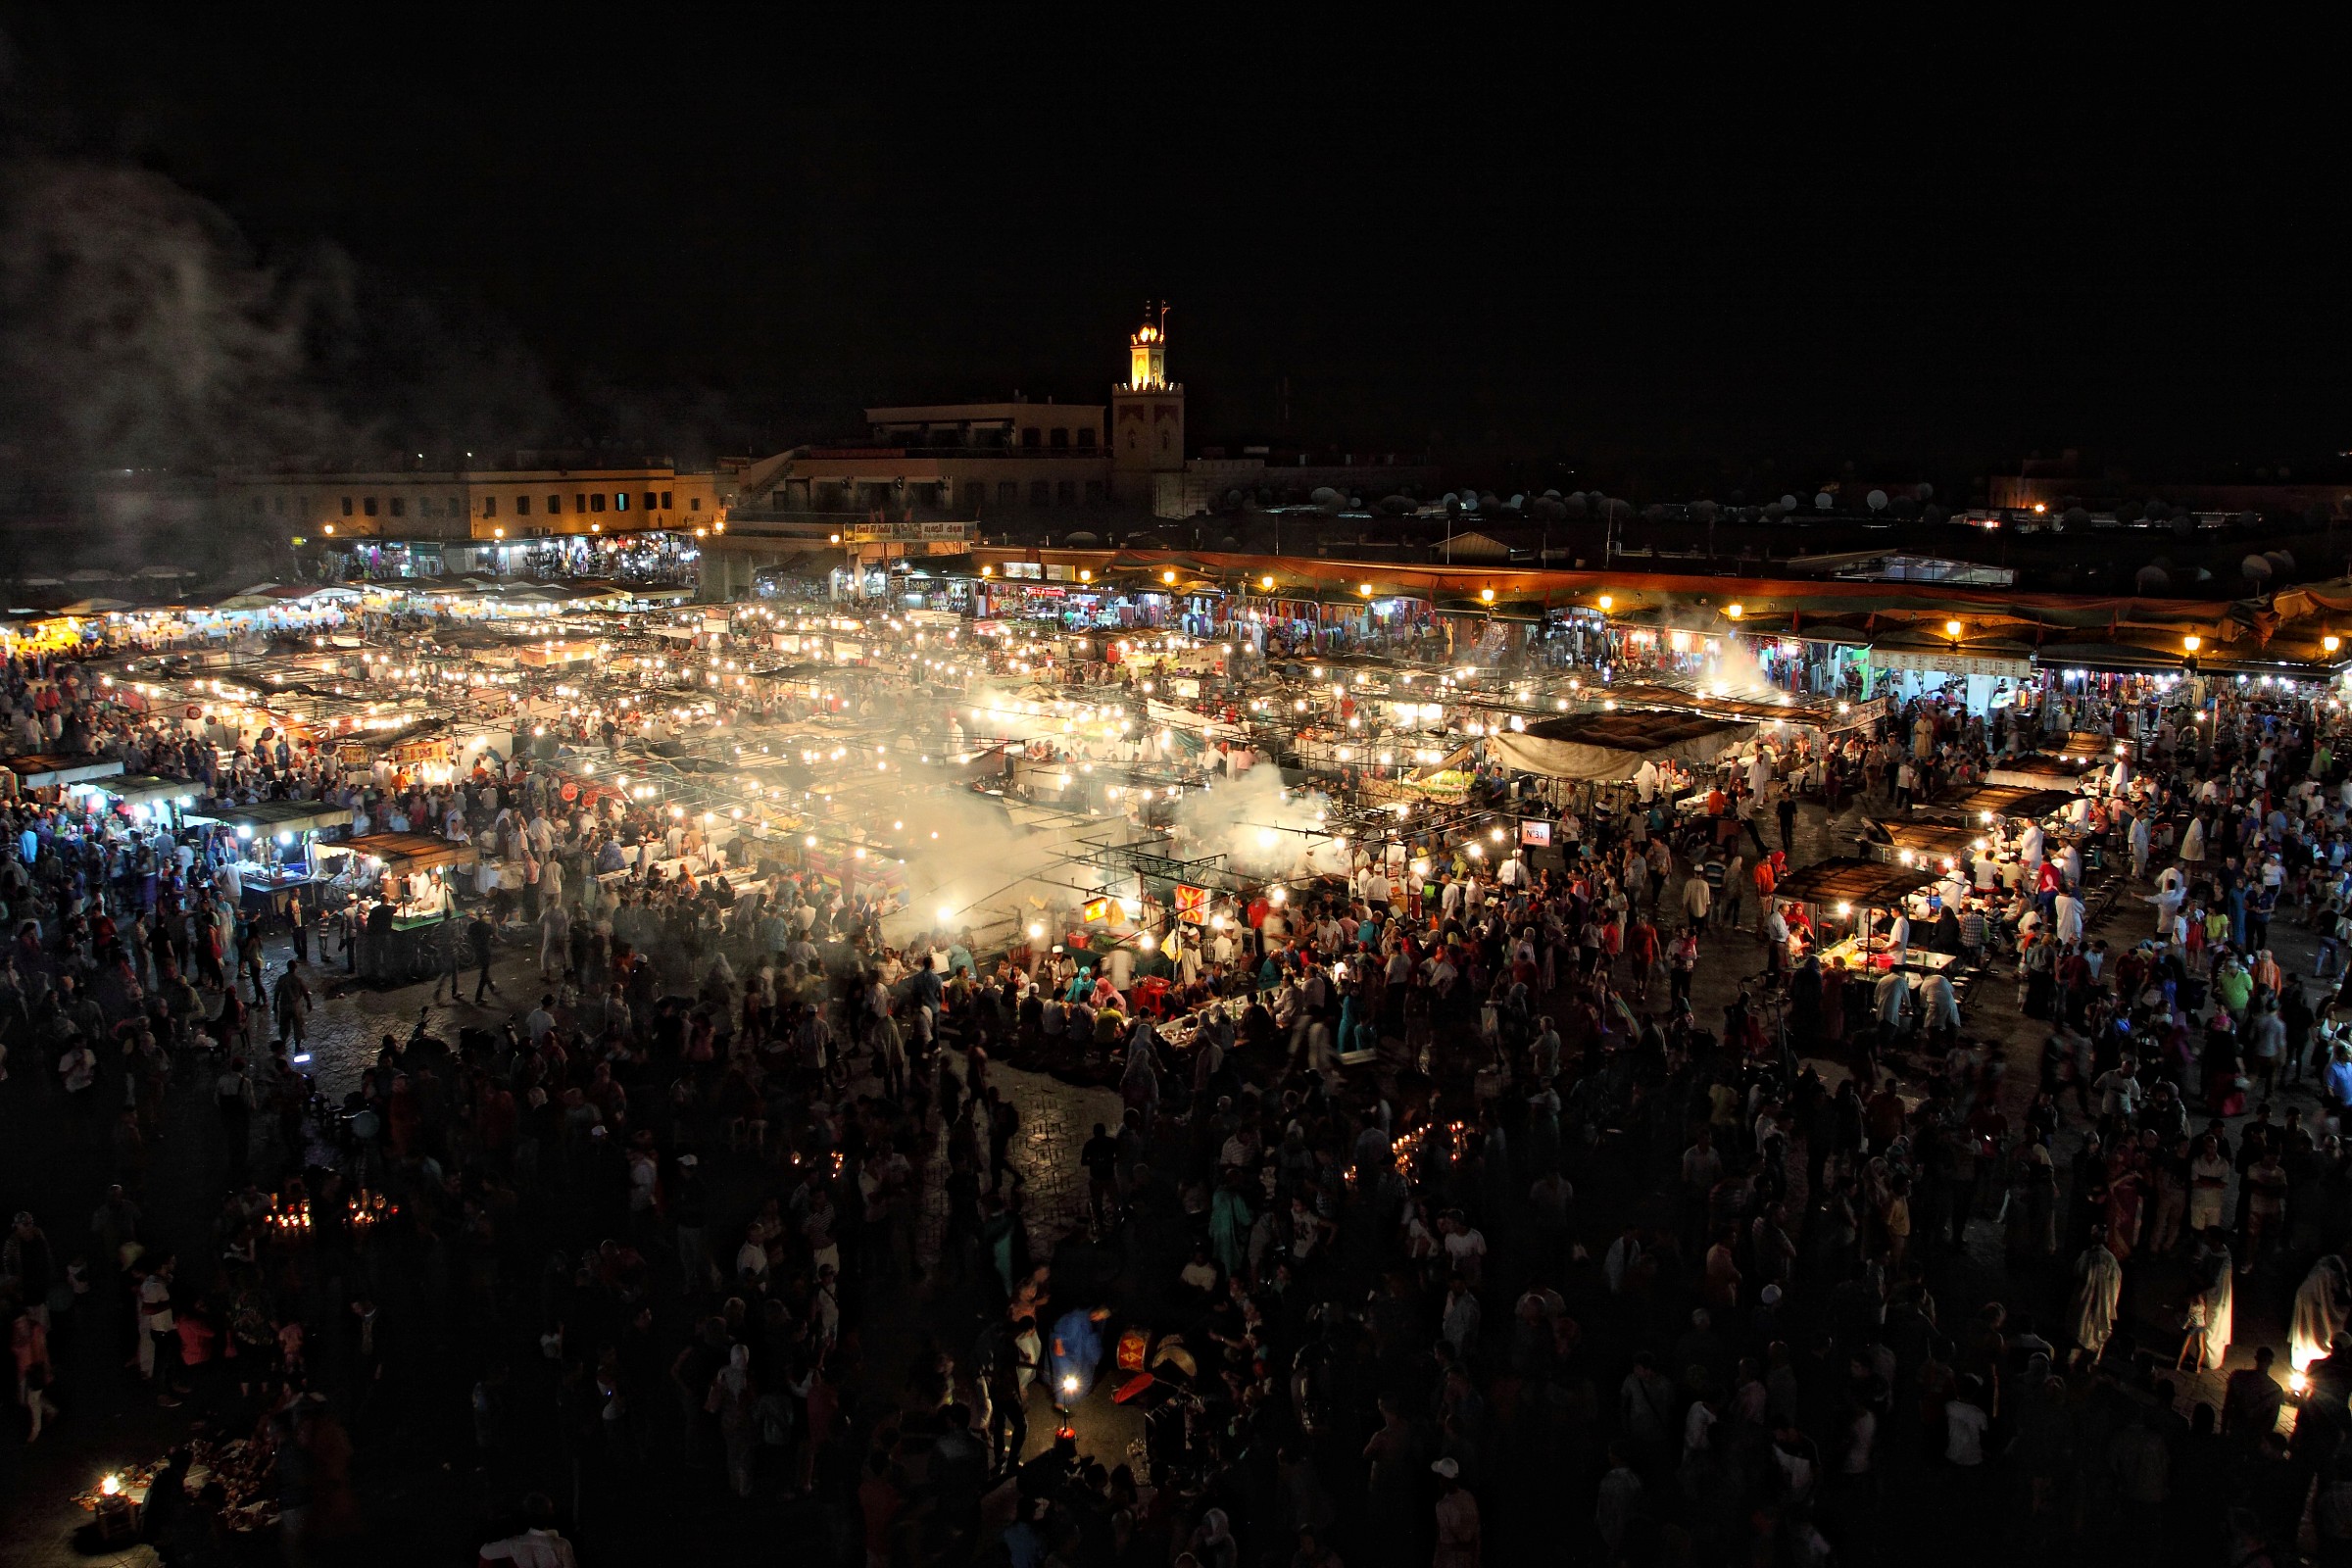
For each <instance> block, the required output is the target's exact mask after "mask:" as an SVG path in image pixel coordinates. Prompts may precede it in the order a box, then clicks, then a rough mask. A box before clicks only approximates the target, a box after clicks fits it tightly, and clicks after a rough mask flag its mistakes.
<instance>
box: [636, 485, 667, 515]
mask: <svg viewBox="0 0 2352 1568" xmlns="http://www.w3.org/2000/svg"><path fill="white" fill-rule="evenodd" d="M637 499H638V503H639V504H640V505H641V506H643V507H644V508H645V510H646V511H648V512H652V511H655V510H657V509H658V508H659V507H660V506H661V505H662V496H661V493H660V492H658V491H654V490H648V491H647V492H646V493H645V494H644V495H642V496H640V497H638V498H637Z"/></svg>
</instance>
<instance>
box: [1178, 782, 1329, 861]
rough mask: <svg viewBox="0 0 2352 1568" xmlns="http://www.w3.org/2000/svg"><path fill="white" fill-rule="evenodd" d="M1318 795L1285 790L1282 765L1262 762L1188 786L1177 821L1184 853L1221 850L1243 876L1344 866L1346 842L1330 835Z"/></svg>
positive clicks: (1325, 804) (1325, 807)
mask: <svg viewBox="0 0 2352 1568" xmlns="http://www.w3.org/2000/svg"><path fill="white" fill-rule="evenodd" d="M1329 809H1330V803H1329V802H1327V801H1326V800H1325V799H1324V798H1323V797H1322V796H1321V795H1318V794H1309V793H1305V792H1300V791H1289V792H1286V791H1285V790H1284V789H1283V787H1282V775H1281V772H1280V770H1278V769H1276V768H1274V767H1270V766H1265V765H1260V766H1257V767H1253V768H1251V769H1250V771H1248V772H1247V773H1244V774H1243V775H1242V776H1241V777H1239V778H1237V779H1234V780H1232V781H1231V782H1230V783H1219V784H1217V785H1216V786H1214V787H1213V788H1210V789H1206V790H1187V791H1185V793H1184V796H1183V798H1182V799H1181V800H1180V801H1179V802H1178V803H1177V809H1176V826H1177V830H1178V838H1179V841H1180V847H1179V849H1178V852H1177V853H1178V854H1179V855H1181V856H1183V857H1186V858H1194V857H1200V856H1209V855H1222V856H1225V857H1226V858H1227V860H1226V863H1227V864H1228V865H1229V866H1231V867H1232V868H1233V869H1234V870H1236V871H1238V872H1241V873H1242V874H1244V875H1246V876H1261V877H1283V878H1287V877H1301V876H1305V875H1308V874H1309V873H1312V872H1341V871H1345V870H1346V869H1347V868H1348V847H1347V846H1346V845H1344V844H1342V843H1340V842H1339V841H1338V840H1337V839H1335V838H1333V837H1331V836H1330V828H1329V826H1328V824H1327V823H1326V821H1325V815H1326V813H1327V812H1328V810H1329Z"/></svg>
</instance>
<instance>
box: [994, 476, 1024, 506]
mask: <svg viewBox="0 0 2352 1568" xmlns="http://www.w3.org/2000/svg"><path fill="white" fill-rule="evenodd" d="M1020 504H1021V487H1020V486H1019V485H1018V484H1015V483H1014V482H1013V481H1012V480H1010V479H1000V480H999V481H998V482H997V505H998V506H1000V507H1017V506H1019V505H1020Z"/></svg>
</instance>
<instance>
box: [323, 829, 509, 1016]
mask: <svg viewBox="0 0 2352 1568" xmlns="http://www.w3.org/2000/svg"><path fill="white" fill-rule="evenodd" d="M339 848H341V849H344V850H347V851H349V852H350V854H351V857H352V864H353V874H354V880H356V881H357V882H358V883H359V884H360V885H361V887H362V888H364V889H365V890H366V892H365V894H364V900H365V903H366V907H367V911H368V912H367V917H366V918H365V919H363V920H361V921H360V922H359V937H358V947H357V951H356V952H355V954H354V956H353V960H352V964H353V968H354V970H355V972H357V973H359V974H362V975H365V976H366V977H367V978H368V979H370V980H408V979H413V978H417V977H419V976H422V975H426V974H430V973H432V972H433V967H434V951H433V949H434V937H435V933H436V932H437V930H438V929H439V927H440V926H441V925H442V924H443V922H445V921H447V920H450V919H452V918H454V917H455V914H456V908H457V906H456V900H455V893H454V889H453V888H452V887H451V883H450V876H451V868H452V867H453V866H461V865H469V864H471V863H472V862H473V860H474V858H475V853H476V852H475V850H474V848H473V846H472V845H470V844H459V843H456V842H454V841H452V840H449V839H444V838H437V837H435V836H434V835H432V834H430V833H370V834H368V835H367V836H366V837H364V838H356V839H353V840H351V841H350V842H348V843H346V844H343V845H341V846H339Z"/></svg>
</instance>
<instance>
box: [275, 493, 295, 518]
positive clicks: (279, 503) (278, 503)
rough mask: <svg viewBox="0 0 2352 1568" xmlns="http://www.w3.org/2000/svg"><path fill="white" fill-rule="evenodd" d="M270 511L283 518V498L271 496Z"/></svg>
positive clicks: (284, 501) (284, 510) (284, 504)
mask: <svg viewBox="0 0 2352 1568" xmlns="http://www.w3.org/2000/svg"><path fill="white" fill-rule="evenodd" d="M270 511H271V512H274V513H276V514H277V515H279V516H281V517H282V516H284V515H286V498H285V497H284V496H271V497H270ZM296 515H297V516H299V515H301V514H300V513H297V514H296Z"/></svg>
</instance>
